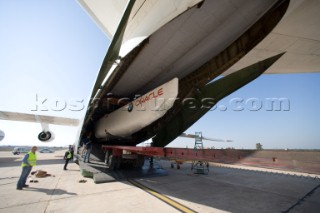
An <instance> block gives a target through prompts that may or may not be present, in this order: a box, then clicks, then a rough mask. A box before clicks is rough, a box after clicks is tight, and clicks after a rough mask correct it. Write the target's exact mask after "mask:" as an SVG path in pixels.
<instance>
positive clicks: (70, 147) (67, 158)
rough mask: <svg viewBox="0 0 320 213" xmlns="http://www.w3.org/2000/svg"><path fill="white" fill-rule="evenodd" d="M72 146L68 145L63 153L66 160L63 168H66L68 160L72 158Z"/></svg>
mask: <svg viewBox="0 0 320 213" xmlns="http://www.w3.org/2000/svg"><path fill="white" fill-rule="evenodd" d="M73 152H74V151H73V146H72V145H70V146H69V150H68V151H66V153H65V155H64V159H65V160H66V163H65V164H64V167H63V170H67V166H68V163H69V160H71V159H72V158H73Z"/></svg>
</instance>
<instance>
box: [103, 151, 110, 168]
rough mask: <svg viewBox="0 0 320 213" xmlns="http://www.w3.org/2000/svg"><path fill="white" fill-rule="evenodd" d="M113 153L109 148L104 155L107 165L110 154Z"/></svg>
mask: <svg viewBox="0 0 320 213" xmlns="http://www.w3.org/2000/svg"><path fill="white" fill-rule="evenodd" d="M110 155H111V151H110V150H107V151H106V153H105V155H104V163H105V164H106V165H109V156H110Z"/></svg>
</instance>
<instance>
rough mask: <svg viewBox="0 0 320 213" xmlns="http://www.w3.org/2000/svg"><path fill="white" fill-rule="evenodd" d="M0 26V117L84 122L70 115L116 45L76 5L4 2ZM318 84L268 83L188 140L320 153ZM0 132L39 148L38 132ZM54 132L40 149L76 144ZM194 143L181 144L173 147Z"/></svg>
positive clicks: (258, 83) (1, 124)
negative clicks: (13, 114) (59, 106)
mask: <svg viewBox="0 0 320 213" xmlns="http://www.w3.org/2000/svg"><path fill="white" fill-rule="evenodd" d="M0 26H1V27H0V80H1V89H0V98H1V100H0V111H17V112H23V113H37V114H44V115H53V116H65V117H72V118H82V117H83V116H84V114H85V111H84V110H81V111H76V112H75V111H71V110H70V108H71V106H70V105H71V104H72V103H73V101H75V100H84V105H86V104H87V102H88V97H89V96H90V94H91V89H92V88H93V84H94V82H95V79H96V76H97V73H98V71H99V69H100V66H101V63H102V61H103V58H104V56H105V54H106V51H107V48H108V46H109V43H110V41H109V40H108V38H107V37H106V36H105V35H104V34H103V32H102V31H101V30H100V29H99V28H98V27H97V25H95V23H94V22H93V21H92V20H91V18H90V17H89V16H88V15H87V14H86V12H85V11H84V10H83V9H82V8H81V7H80V5H79V4H78V3H77V2H76V1H73V0H54V1H53V0H51V1H49V0H44V1H31V0H28V1H22V0H11V1H7V0H0ZM319 69H320V68H319ZM319 83H320V74H318V73H315V74H290V75H288V74H286V75H263V76H261V77H260V78H258V79H257V80H255V81H254V82H252V83H250V84H249V85H247V86H245V87H243V88H242V89H240V90H239V91H237V92H235V93H233V94H232V95H230V96H228V97H226V98H225V99H224V100H222V101H221V102H219V103H218V104H217V108H216V109H215V110H212V111H210V112H209V113H207V114H206V115H205V116H204V117H203V118H201V119H200V120H199V121H198V122H197V123H196V124H194V125H193V126H192V127H191V128H190V129H189V130H188V131H187V132H188V133H194V132H195V131H202V132H203V135H204V136H207V137H215V138H223V139H232V140H234V142H233V143H232V144H225V143H213V142H207V141H204V145H205V146H206V147H211V146H214V147H216V148H221V147H228V146H232V147H235V148H250V149H252V148H255V144H256V143H261V144H263V147H264V148H306V149H309V148H310V149H314V148H316V149H319V148H320V145H319V144H320V143H319V140H320V131H319V126H320V115H319V113H318V109H319V107H320V100H319V95H318V92H319V91H320V84H319ZM36 97H38V100H40V101H41V100H44V99H47V102H46V105H45V107H46V108H48V111H46V112H45V111H41V110H42V109H44V108H42V106H40V107H38V111H35V109H36V105H37V103H38V104H39V101H38V102H37V101H36ZM270 98H278V99H279V98H284V100H285V101H286V102H285V105H284V106H283V109H282V110H280V111H277V110H270V102H268V101H269V99H270ZM57 100H58V101H60V103H65V104H66V105H67V106H66V109H65V110H62V111H54V110H53V109H55V106H54V102H55V101H57ZM239 100H243V101H242V102H236V101H239ZM237 103H238V105H237ZM252 103H255V104H258V105H255V106H252ZM288 103H289V105H290V109H289V110H288ZM260 105H261V109H259V110H256V109H257V107H260ZM239 107H240V108H242V109H243V110H241V111H239V109H240V108H239ZM0 129H1V130H3V131H4V132H5V133H6V137H5V139H4V140H3V141H2V142H0V143H1V144H3V145H4V144H7V145H40V144H41V143H40V142H38V141H37V139H36V138H37V134H38V133H39V132H40V131H41V127H40V124H32V123H25V122H12V121H11V122H9V121H0ZM51 130H52V131H53V132H54V133H55V135H56V139H55V140H54V141H53V142H51V143H49V144H41V145H49V146H60V145H68V144H72V143H73V142H74V141H75V139H76V133H77V131H78V128H75V127H62V126H54V125H52V126H51ZM193 143H194V141H193V140H192V139H185V138H179V139H176V140H175V141H174V142H173V143H172V144H171V146H175V147H185V146H188V147H192V146H193Z"/></svg>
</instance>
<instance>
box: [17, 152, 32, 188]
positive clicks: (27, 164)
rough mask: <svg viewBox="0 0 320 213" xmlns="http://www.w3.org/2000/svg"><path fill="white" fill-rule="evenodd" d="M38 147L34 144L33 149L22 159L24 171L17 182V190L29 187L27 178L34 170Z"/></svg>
mask: <svg viewBox="0 0 320 213" xmlns="http://www.w3.org/2000/svg"><path fill="white" fill-rule="evenodd" d="M36 151H37V147H36V146H33V147H32V148H31V151H30V152H28V153H27V154H26V155H25V156H24V158H23V160H22V164H21V166H22V172H21V176H20V178H19V181H18V184H17V190H22V188H24V187H28V186H29V185H27V184H26V182H27V178H28V176H29V174H30V172H31V170H32V167H33V166H35V165H36V162H37V156H36Z"/></svg>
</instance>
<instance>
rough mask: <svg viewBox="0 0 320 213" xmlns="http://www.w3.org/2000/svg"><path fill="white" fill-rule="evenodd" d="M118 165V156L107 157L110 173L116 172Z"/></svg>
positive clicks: (119, 159)
mask: <svg viewBox="0 0 320 213" xmlns="http://www.w3.org/2000/svg"><path fill="white" fill-rule="evenodd" d="M120 164H121V157H120V156H113V155H110V156H109V160H108V165H109V169H110V170H111V171H115V170H118V169H119V168H120Z"/></svg>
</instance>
